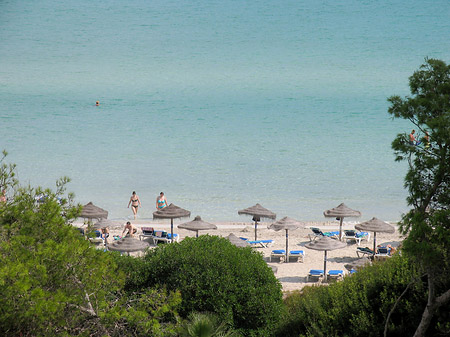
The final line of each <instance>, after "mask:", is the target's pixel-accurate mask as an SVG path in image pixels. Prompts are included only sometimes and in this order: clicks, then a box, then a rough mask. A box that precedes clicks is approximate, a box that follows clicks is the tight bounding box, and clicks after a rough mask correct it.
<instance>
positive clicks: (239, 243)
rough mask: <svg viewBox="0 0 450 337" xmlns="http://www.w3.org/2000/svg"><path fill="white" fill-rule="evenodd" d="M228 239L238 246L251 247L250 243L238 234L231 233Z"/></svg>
mask: <svg viewBox="0 0 450 337" xmlns="http://www.w3.org/2000/svg"><path fill="white" fill-rule="evenodd" d="M227 239H228V241H230V242H231V243H232V244H233V245H235V246H236V247H249V246H250V244H249V243H248V242H247V241H245V240H242V239H240V238H238V237H237V236H236V235H234V234H233V233H231V234H230V235H228V236H227Z"/></svg>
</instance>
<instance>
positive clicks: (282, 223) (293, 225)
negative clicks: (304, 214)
mask: <svg viewBox="0 0 450 337" xmlns="http://www.w3.org/2000/svg"><path fill="white" fill-rule="evenodd" d="M303 227H305V224H304V223H302V222H300V221H298V220H295V219H293V218H290V217H287V216H285V217H284V218H283V219H281V220H278V221H277V222H274V223H273V224H271V225H269V226H267V228H269V229H273V230H275V231H280V230H282V229H284V230H286V259H285V261H286V262H288V261H289V259H288V254H289V250H288V242H289V230H296V229H297V228H303Z"/></svg>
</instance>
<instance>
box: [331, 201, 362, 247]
mask: <svg viewBox="0 0 450 337" xmlns="http://www.w3.org/2000/svg"><path fill="white" fill-rule="evenodd" d="M323 215H325V217H326V218H336V220H340V221H339V240H342V222H343V221H344V218H348V217H353V218H358V217H360V216H361V212H360V211H355V210H354V209H351V208H348V207H347V206H346V205H345V204H344V203H342V204H340V205H339V206H337V207H335V208H332V209H329V210H327V211H325V212H323Z"/></svg>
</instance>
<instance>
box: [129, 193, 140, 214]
mask: <svg viewBox="0 0 450 337" xmlns="http://www.w3.org/2000/svg"><path fill="white" fill-rule="evenodd" d="M130 204H131V210H132V211H133V214H134V219H135V220H136V215H137V211H138V207H139V206H141V207H142V205H141V200H140V199H139V197H138V195H137V194H136V192H135V191H133V194H131V197H130V201H128V208H130Z"/></svg>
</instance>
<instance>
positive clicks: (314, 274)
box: [308, 269, 323, 282]
mask: <svg viewBox="0 0 450 337" xmlns="http://www.w3.org/2000/svg"><path fill="white" fill-rule="evenodd" d="M322 277H323V269H311V270H310V271H309V273H308V282H309V281H310V280H311V279H316V280H317V281H318V280H320V279H321V278H322Z"/></svg>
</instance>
